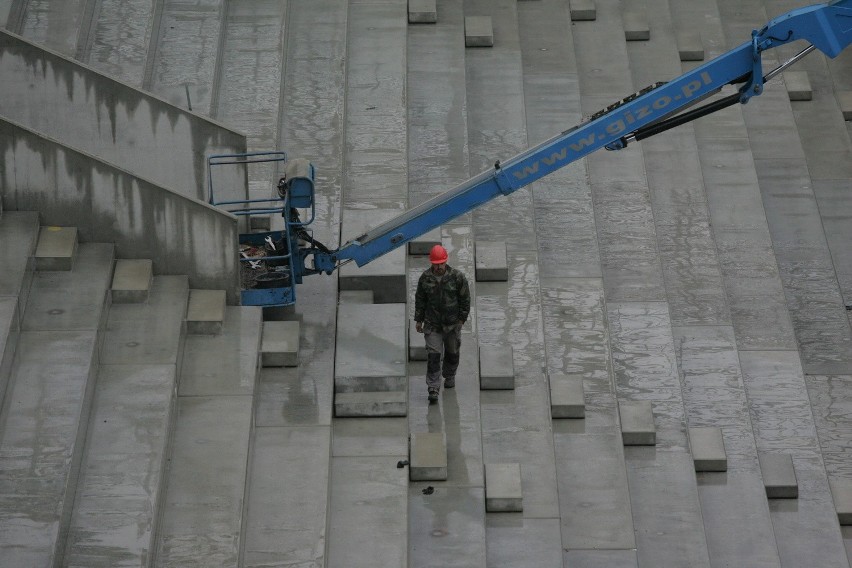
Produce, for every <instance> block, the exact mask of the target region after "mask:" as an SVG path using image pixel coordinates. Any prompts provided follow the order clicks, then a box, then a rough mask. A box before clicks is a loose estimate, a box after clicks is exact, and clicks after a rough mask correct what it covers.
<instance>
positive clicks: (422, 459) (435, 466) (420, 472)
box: [408, 432, 447, 481]
mask: <svg viewBox="0 0 852 568" xmlns="http://www.w3.org/2000/svg"><path fill="white" fill-rule="evenodd" d="M408 461H409V466H408V478H409V479H410V480H411V481H446V480H447V441H446V438H445V437H444V434H443V433H442V432H412V433H411V442H410V449H409V460H408Z"/></svg>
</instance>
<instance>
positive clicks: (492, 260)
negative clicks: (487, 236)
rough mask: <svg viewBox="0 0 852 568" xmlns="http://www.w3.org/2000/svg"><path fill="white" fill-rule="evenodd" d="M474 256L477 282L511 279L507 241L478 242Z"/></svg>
mask: <svg viewBox="0 0 852 568" xmlns="http://www.w3.org/2000/svg"><path fill="white" fill-rule="evenodd" d="M474 256H475V266H476V281H477V282H506V281H507V280H508V279H509V261H508V257H507V256H506V243H505V242H502V241H480V242H477V243H476V246H475V252H474Z"/></svg>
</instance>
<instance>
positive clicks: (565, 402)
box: [550, 375, 586, 418]
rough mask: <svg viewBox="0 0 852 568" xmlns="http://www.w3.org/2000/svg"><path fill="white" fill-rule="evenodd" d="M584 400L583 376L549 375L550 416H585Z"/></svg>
mask: <svg viewBox="0 0 852 568" xmlns="http://www.w3.org/2000/svg"><path fill="white" fill-rule="evenodd" d="M585 416H586V401H585V397H584V392H583V378H582V377H580V376H569V375H550V417H551V418H585Z"/></svg>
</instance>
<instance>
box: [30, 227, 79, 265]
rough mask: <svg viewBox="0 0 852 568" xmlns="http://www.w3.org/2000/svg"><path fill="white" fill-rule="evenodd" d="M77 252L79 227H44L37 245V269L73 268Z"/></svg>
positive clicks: (40, 231)
mask: <svg viewBox="0 0 852 568" xmlns="http://www.w3.org/2000/svg"><path fill="white" fill-rule="evenodd" d="M76 253H77V227H42V228H41V229H40V230H39V234H38V244H37V245H36V250H35V254H34V255H33V257H34V258H35V268H36V270H71V267H72V266H73V265H74V255H75V254H76Z"/></svg>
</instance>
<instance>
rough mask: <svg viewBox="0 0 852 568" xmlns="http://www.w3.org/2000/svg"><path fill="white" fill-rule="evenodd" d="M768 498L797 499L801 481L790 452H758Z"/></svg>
mask: <svg viewBox="0 0 852 568" xmlns="http://www.w3.org/2000/svg"><path fill="white" fill-rule="evenodd" d="M758 459H759V460H760V472H761V474H762V475H763V486H764V487H765V488H766V498H767V499H796V498H798V496H799V482H798V480H797V479H796V470H795V468H794V467H793V456H791V455H790V454H763V453H761V454H758Z"/></svg>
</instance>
